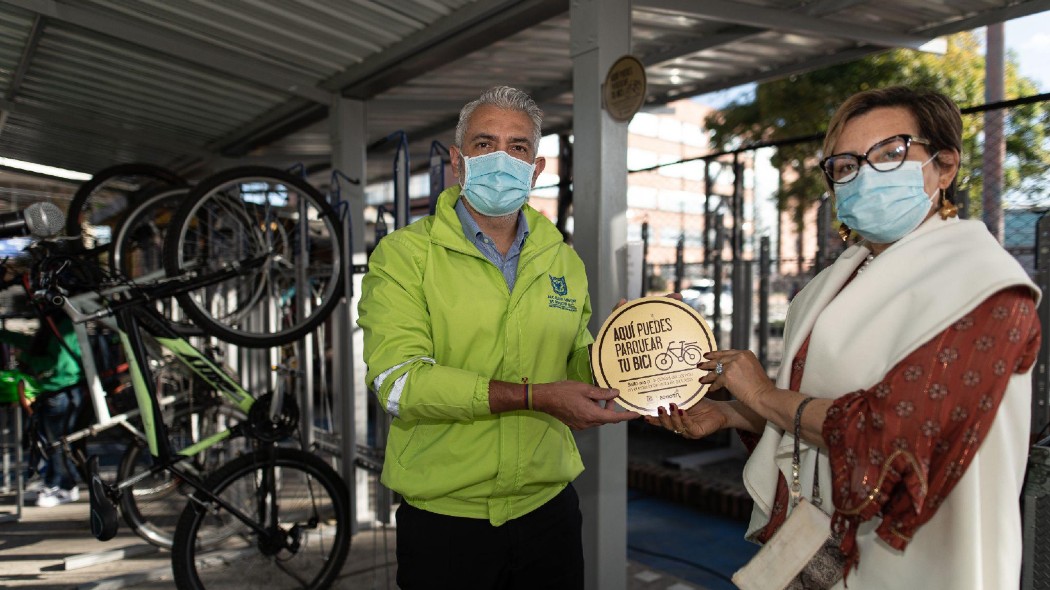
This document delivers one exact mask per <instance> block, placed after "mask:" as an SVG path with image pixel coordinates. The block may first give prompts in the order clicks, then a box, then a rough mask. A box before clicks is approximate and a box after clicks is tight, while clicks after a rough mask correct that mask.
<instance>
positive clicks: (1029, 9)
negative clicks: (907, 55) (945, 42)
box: [920, 0, 1050, 37]
mask: <svg viewBox="0 0 1050 590" xmlns="http://www.w3.org/2000/svg"><path fill="white" fill-rule="evenodd" d="M1047 10H1050V0H1029V1H1028V2H1022V3H1020V4H1014V5H1012V6H1006V7H1004V8H996V9H994V10H986V11H984V12H981V13H978V14H975V15H973V16H970V17H967V18H965V19H963V20H957V21H951V22H948V23H945V24H943V25H939V26H936V27H929V28H927V29H923V30H922V31H921V33H920V34H922V35H929V36H930V37H940V36H941V35H948V34H951V33H958V32H959V31H969V30H971V29H976V28H979V27H984V26H987V25H992V24H996V23H1005V22H1006V21H1008V20H1013V19H1015V18H1021V17H1025V16H1030V15H1033V14H1037V13H1040V12H1045V11H1047Z"/></svg>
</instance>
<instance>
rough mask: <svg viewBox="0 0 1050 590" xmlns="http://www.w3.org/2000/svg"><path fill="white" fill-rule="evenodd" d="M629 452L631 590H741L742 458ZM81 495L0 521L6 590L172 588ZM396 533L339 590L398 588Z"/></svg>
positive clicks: (640, 429)
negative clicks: (100, 528)
mask: <svg viewBox="0 0 1050 590" xmlns="http://www.w3.org/2000/svg"><path fill="white" fill-rule="evenodd" d="M724 442H725V441H722V443H723V444H724ZM628 447H629V455H630V461H631V472H630V474H631V475H630V477H631V478H632V479H633V480H635V482H634V483H633V484H632V485H633V489H632V490H631V491H630V493H629V496H628V539H627V544H628V562H627V563H626V567H627V580H628V588H629V590H729V589H731V588H733V587H734V586H733V584H732V583H731V582H730V581H729V578H730V576H731V575H732V573H733V572H734V571H736V569H738V568H739V567H740V566H741V565H742V564H743V563H745V562H746V561H747V560H748V559H749V558H750V556H751V555H753V554H754V552H755V550H756V547H755V546H754V545H751V544H749V543H747V542H745V541H744V540H743V531H744V526H745V525H744V522H743V521H742V520H741V519H740V515H741V514H744V513H746V512H747V511H748V510H749V508H748V507H747V506H745V505H742V504H740V505H738V504H739V502H738V501H737V500H738V499H739V498H738V496H739V493H740V484H739V475H740V468H741V465H742V463H741V461H740V460H739V457H737V456H734V455H733V453H731V452H727V449H726V448H725V447H724V446H723V447H721V448H716V446H715V445H712V444H698V443H696V442H693V441H685V440H684V439H681V438H680V437H675V436H672V435H669V434H668V433H666V432H664V431H661V430H657V429H653V428H651V427H648V426H646V425H644V424H641V423H637V424H634V423H632V424H631V426H630V428H629V434H628ZM81 495H82V498H81V500H80V501H79V502H77V503H74V504H68V505H65V506H58V507H55V508H37V507H35V506H32V505H30V506H28V507H26V508H24V509H23V513H22V519H21V520H20V521H19V522H0V587H3V588H26V589H56V590H57V589H62V590H67V589H73V588H76V589H85V590H87V589H92V590H102V589H115V588H137V589H169V588H172V587H173V583H172V581H171V573H170V561H169V554H168V553H167V552H165V551H158V550H156V549H154V548H153V547H152V546H150V545H148V544H146V543H144V542H143V541H142V540H140V539H139V538H138V537H136V536H135V535H134V534H132V533H131V532H130V530H129V529H128V528H127V527H126V526H125V525H124V523H123V522H121V529H120V533H119V534H118V536H117V537H116V538H115V539H113V540H111V541H109V542H107V543H100V542H98V541H96V540H95V539H94V538H93V537H91V535H90V532H89V530H90V527H89V524H88V520H87V519H88V516H87V515H88V506H87V493H86V491H84V492H83V493H82V494H81ZM13 500H14V497H13V495H12V494H6V495H3V494H0V515H3V514H4V513H5V512H8V513H10V512H12V511H13ZM734 515H735V516H736V518H729V517H727V516H734ZM0 518H2V516H0ZM394 535H395V532H394V531H393V530H386V531H375V530H365V531H363V532H360V533H359V534H358V535H356V536H355V537H354V539H353V540H352V543H351V552H350V559H349V560H348V562H347V565H346V567H345V568H344V570H343V573H342V576H341V577H340V579H339V583H338V585H337V586H336V587H337V588H341V589H347V590H349V589H354V590H359V589H374V590H376V589H382V590H388V589H394V588H396V585H395V583H394V576H395V574H396V562H395V559H394V553H393V552H394V542H395V537H394ZM120 550H125V551H126V552H127V553H128V555H126V556H124V557H122V558H120V559H119V560H114V561H109V562H105V563H97V564H95V565H88V566H84V567H76V566H77V564H76V563H75V562H74V561H73V560H72V558H74V557H78V556H83V555H85V554H95V553H103V552H113V553H119V552H120ZM73 568H75V569H73Z"/></svg>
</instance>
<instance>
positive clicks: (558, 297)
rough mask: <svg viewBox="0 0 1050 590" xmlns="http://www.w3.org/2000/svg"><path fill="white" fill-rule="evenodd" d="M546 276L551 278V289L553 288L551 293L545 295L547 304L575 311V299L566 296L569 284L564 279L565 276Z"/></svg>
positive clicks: (555, 307)
mask: <svg viewBox="0 0 1050 590" xmlns="http://www.w3.org/2000/svg"><path fill="white" fill-rule="evenodd" d="M547 276H548V277H549V278H550V280H551V289H552V290H554V294H553V295H547V306H548V307H551V308H554V309H563V310H565V311H571V312H573V313H575V312H576V309H577V308H576V299H575V298H573V297H566V296H567V295H568V294H569V284H568V283H567V282H566V281H565V277H564V276H560V277H556V276H554V275H551V274H549V275H547Z"/></svg>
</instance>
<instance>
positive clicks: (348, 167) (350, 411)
mask: <svg viewBox="0 0 1050 590" xmlns="http://www.w3.org/2000/svg"><path fill="white" fill-rule="evenodd" d="M365 117H366V108H365V103H364V101H360V100H351V99H346V98H341V97H338V96H337V97H334V98H333V100H332V108H331V115H330V121H331V129H330V133H331V139H332V168H334V169H336V170H339V171H340V172H342V173H343V174H345V175H347V176H349V177H351V178H358V179H360V181H361V182H360V183H359V184H357V185H349V186H347V187H346V190H345V191H341V192H340V196H341V198H342V199H343V202H345V203H347V207H349V216H348V217H349V219H348V220H347V221H346V222H345V223H344V224H343V231H344V232H348V233H349V234H350V235H346V233H344V236H343V238H344V241H343V244H344V246H343V258H344V260H343V277H344V279H345V282H344V288H345V297H344V300H343V301H342V302H340V303H339V305H337V306H336V307H335V310H334V311H333V312H332V318H331V322H332V357H333V358H334V359H336V362H333V363H332V382H333V389H334V390H335V392H336V396H337V399H336V403H335V412H336V420H337V424H338V429H337V432H338V433H339V435H340V437H339V442H340V448H341V453H340V455H341V457H342V462H341V464H340V471H341V473H342V475H343V479H344V480H345V481H346V482H347V486H348V487H349V488H350V505H351V506H353V507H354V508H353V515H354V516H353V519H352V526H351V533H356V532H357V530H358V515H359V514H360V510H359V507H358V504H357V503H358V499H359V498H360V499H362V500H363V501H364V502H367V501H368V474H367V473H365V472H364V471H363V470H362V471H361V472H360V473H358V470H357V469H356V468H355V465H354V459H355V456H356V451H357V442H358V440H359V439H360V440H362V441H363V439H364V434H365V432H366V427H367V423H366V420H367V418H368V413H367V411H366V409H365V408H366V405H365V404H366V402H367V399H366V397H365V395H364V392H365V391H366V389H364V388H363V387H357V384H358V382H359V380H363V371H364V363H362V362H360V361H359V360H358V359H357V358H356V352H355V346H354V330H353V326H354V325H355V319H356V313H357V299H356V297H357V293H359V292H360V289H359V288H357V287H358V285H359V279H358V278H357V277H356V276H355V275H354V273H353V272H352V268H353V262H355V259H360V261H361V262H362V263H363V262H364V252H365V239H364V234H365V231H364V230H365V222H364V209H365V184H366V175H367V168H366V166H365V163H366V148H365V139H366V138H367V134H366V132H365V124H366V119H365ZM358 391H361V392H362V395H357V392H358Z"/></svg>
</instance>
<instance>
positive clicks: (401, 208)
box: [394, 131, 411, 229]
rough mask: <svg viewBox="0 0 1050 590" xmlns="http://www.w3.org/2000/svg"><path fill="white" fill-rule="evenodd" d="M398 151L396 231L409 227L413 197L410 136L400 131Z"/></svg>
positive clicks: (395, 167) (395, 209)
mask: <svg viewBox="0 0 1050 590" xmlns="http://www.w3.org/2000/svg"><path fill="white" fill-rule="evenodd" d="M395 135H398V136H399V139H398V145H397V151H396V152H395V153H394V229H400V228H402V227H405V226H406V225H408V220H409V219H410V218H411V213H410V209H411V197H409V194H408V181H409V179H410V178H411V174H410V171H409V165H410V164H409V154H408V134H406V133H405V132H404V131H398V132H397V133H396V134H395Z"/></svg>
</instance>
